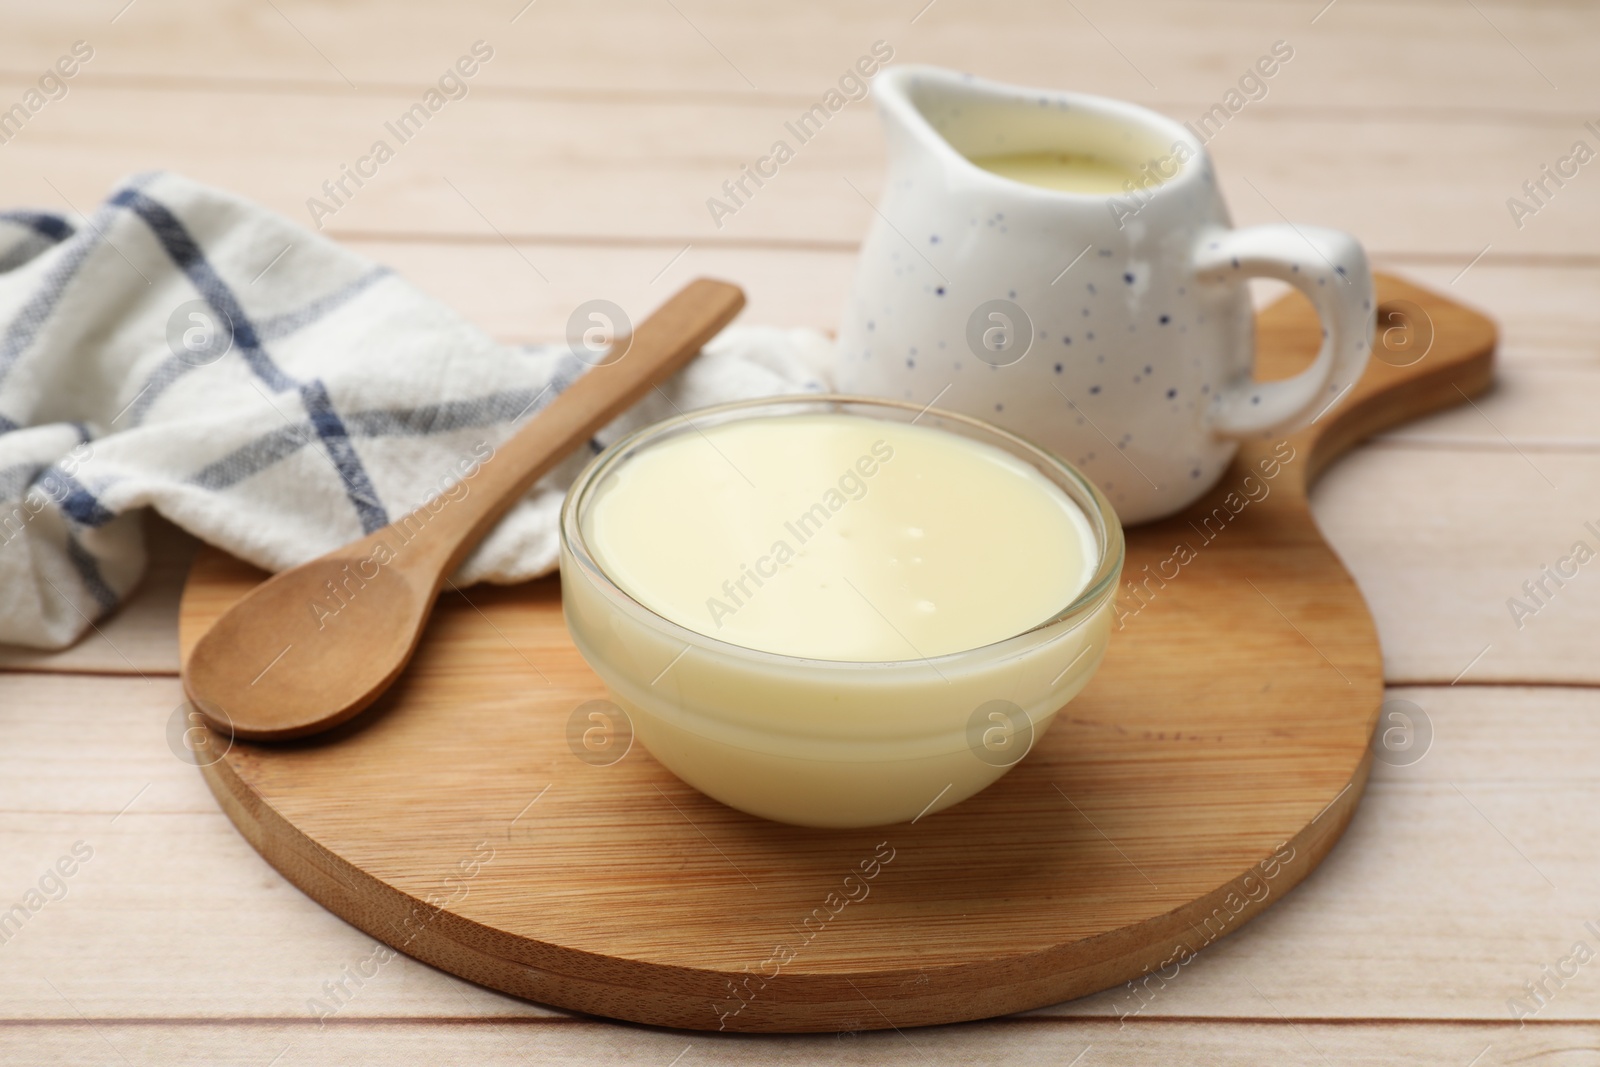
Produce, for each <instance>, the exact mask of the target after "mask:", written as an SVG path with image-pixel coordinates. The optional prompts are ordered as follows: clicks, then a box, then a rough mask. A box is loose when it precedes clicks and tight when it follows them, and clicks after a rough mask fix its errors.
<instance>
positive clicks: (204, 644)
mask: <svg viewBox="0 0 1600 1067" xmlns="http://www.w3.org/2000/svg"><path fill="white" fill-rule="evenodd" d="M743 306H744V293H742V292H741V291H740V290H739V289H738V287H737V286H733V285H728V284H727V283H725V282H717V281H712V280H710V279H706V278H701V279H698V280H696V281H694V282H691V283H690V284H689V285H688V286H687V287H685V288H684V289H683V290H682V291H681V292H679V293H678V294H677V295H676V296H674V297H673V298H672V299H670V300H668V301H667V302H666V303H665V304H663V305H662V306H661V307H660V308H659V309H658V310H657V311H656V313H655V314H654V315H651V316H650V318H649V319H647V320H646V321H645V322H644V323H643V324H642V325H641V326H640V327H639V328H638V330H637V331H635V332H634V334H633V338H632V341H631V343H628V342H627V340H626V339H619V340H618V341H617V343H616V344H614V345H613V346H612V349H611V351H612V352H618V351H621V352H623V356H622V357H621V358H617V359H616V360H615V361H614V362H608V363H604V364H602V365H598V366H596V367H594V368H593V369H591V370H589V371H587V372H586V373H584V374H583V375H582V376H581V377H580V378H578V380H577V381H576V382H574V383H573V384H572V385H570V386H569V387H568V388H567V389H566V390H565V391H564V392H562V393H561V394H560V395H559V396H557V397H556V398H555V399H554V400H552V401H551V402H550V403H549V405H548V406H547V407H546V408H545V409H544V410H543V411H542V412H540V413H539V414H538V415H537V416H535V417H534V418H533V419H532V420H531V421H530V422H529V423H528V425H526V426H524V427H523V428H522V429H521V430H519V431H517V433H516V434H515V435H514V436H512V437H511V439H510V440H508V441H506V442H505V443H503V444H501V445H500V446H499V447H498V448H495V449H494V450H493V451H492V452H491V453H490V455H489V456H488V458H486V459H482V460H481V462H480V461H479V459H478V457H476V456H463V457H462V468H463V469H453V470H451V471H448V472H445V471H441V472H440V475H441V477H444V476H446V475H450V476H456V477H460V478H461V480H460V482H459V483H458V486H457V487H456V488H454V489H452V490H451V491H450V492H449V493H448V494H446V495H443V496H440V497H438V498H436V499H435V500H434V502H433V504H432V505H431V506H430V505H427V504H424V505H423V506H422V507H419V508H417V510H415V511H413V512H412V513H411V514H409V515H407V516H406V517H405V518H403V519H400V520H399V521H398V522H392V523H390V524H389V525H388V526H385V527H384V528H383V529H381V530H376V531H374V532H373V533H371V534H368V535H367V536H366V537H363V538H362V539H361V540H359V541H355V542H352V543H351V544H348V545H345V546H344V547H343V548H339V549H336V550H334V551H333V552H330V553H328V554H327V555H325V556H322V557H321V558H319V559H314V560H312V561H310V562H309V563H303V564H301V565H300V566H298V567H295V568H293V569H291V570H287V571H284V572H282V573H281V574H277V575H275V576H273V577H272V578H270V579H268V580H267V581H266V582H263V583H262V584H261V585H259V586H257V587H256V588H255V589H254V590H253V591H252V592H251V593H250V595H249V596H247V597H245V598H244V599H243V600H241V601H240V602H239V603H237V604H235V605H234V606H233V607H232V608H230V609H229V610H228V612H227V613H226V614H224V615H223V616H222V617H221V618H220V619H218V620H217V622H216V624H215V625H213V626H212V627H211V629H210V630H208V631H206V633H205V635H204V636H203V637H201V638H200V640H199V642H198V643H197V644H196V645H195V647H194V650H193V651H192V652H191V653H190V654H189V660H188V662H187V663H185V664H184V668H183V688H184V691H185V692H186V693H187V694H188V696H189V699H190V701H191V702H192V703H193V704H194V706H195V707H196V708H197V709H198V710H199V711H200V713H201V714H202V715H204V716H205V717H206V718H207V720H208V721H210V722H211V724H212V725H213V726H214V727H216V728H217V729H219V730H222V731H224V732H227V731H231V732H232V733H233V734H234V735H236V736H238V737H242V738H246V739H249V740H258V741H276V740H286V739H289V738H294V737H305V736H307V735H309V734H314V733H318V732H320V731H322V730H327V729H329V728H331V727H333V726H337V725H338V724H339V723H342V722H344V721H345V720H346V719H349V718H350V717H351V716H352V715H355V714H356V713H357V712H359V711H360V710H361V709H362V708H365V707H366V706H367V705H368V704H371V703H372V702H373V701H374V700H376V699H377V698H378V695H379V694H381V693H382V692H383V691H384V690H385V689H387V688H389V685H390V683H391V682H393V681H394V680H395V678H396V677H398V676H399V674H400V672H401V670H403V669H404V668H405V665H406V663H407V662H408V661H409V660H410V659H411V655H412V653H413V652H415V651H416V648H417V642H418V640H419V639H420V638H421V636H422V628H423V625H424V624H425V623H426V622H427V621H428V615H429V614H430V613H431V612H432V610H433V604H434V600H435V599H437V597H438V595H439V589H440V588H441V587H442V586H443V584H444V582H445V580H446V579H447V578H448V577H449V575H450V574H452V573H453V572H454V571H455V569H456V567H457V566H459V565H460V563H461V561H462V560H463V559H464V558H466V555H467V553H468V552H470V551H471V550H472V548H473V547H474V546H475V545H477V543H478V542H479V541H480V540H481V539H482V538H483V536H484V535H485V534H487V533H488V532H489V530H490V529H491V528H493V526H494V524H495V523H496V522H497V521H498V520H499V519H500V516H502V515H503V514H505V512H506V510H507V509H508V508H510V507H511V505H512V504H513V503H515V502H516V501H517V500H519V499H520V498H521V497H522V495H523V494H524V493H526V492H527V491H528V489H529V488H530V487H532V485H533V483H534V482H536V481H538V479H539V478H540V477H541V476H543V475H544V474H545V473H546V472H548V471H549V470H550V469H551V468H552V467H554V466H555V465H556V464H557V463H558V462H560V461H561V460H562V459H563V458H565V457H566V456H567V455H568V454H569V453H570V452H572V451H573V450H574V449H576V448H578V447H579V446H580V445H582V444H584V443H585V442H587V441H588V440H589V439H590V438H591V437H593V436H594V434H595V433H596V431H598V430H599V429H600V428H601V427H603V426H605V425H606V424H607V423H609V422H610V421H611V420H612V419H614V418H616V417H617V416H618V415H620V414H622V412H624V411H625V410H627V409H628V408H629V407H631V406H632V405H633V404H634V403H635V402H636V401H638V400H639V399H640V397H642V396H643V395H644V394H645V393H646V392H647V391H649V390H650V389H651V388H652V387H653V386H655V384H656V383H657V382H660V381H663V380H664V379H666V378H667V377H668V376H669V375H671V374H672V373H673V372H674V371H676V370H678V369H679V368H680V367H682V366H683V365H684V364H685V363H687V362H688V361H689V360H690V359H691V358H692V357H693V356H694V354H695V353H696V352H698V351H699V350H700V346H701V345H703V344H705V343H706V342H707V341H708V340H710V339H711V337H712V336H714V335H715V334H716V333H717V332H718V331H719V330H721V329H722V327H724V326H726V325H727V324H728V322H729V321H730V320H731V319H732V318H733V317H734V316H735V315H737V314H738V313H739V309H740V308H742V307H743ZM624 345H626V348H625V349H624V347H623V346H624ZM473 463H478V464H479V465H478V468H477V470H476V471H475V472H474V473H472V474H471V477H470V478H469V477H465V475H466V473H467V472H468V471H471V470H472V464H473ZM461 487H465V490H464V492H462V489H461Z"/></svg>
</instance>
